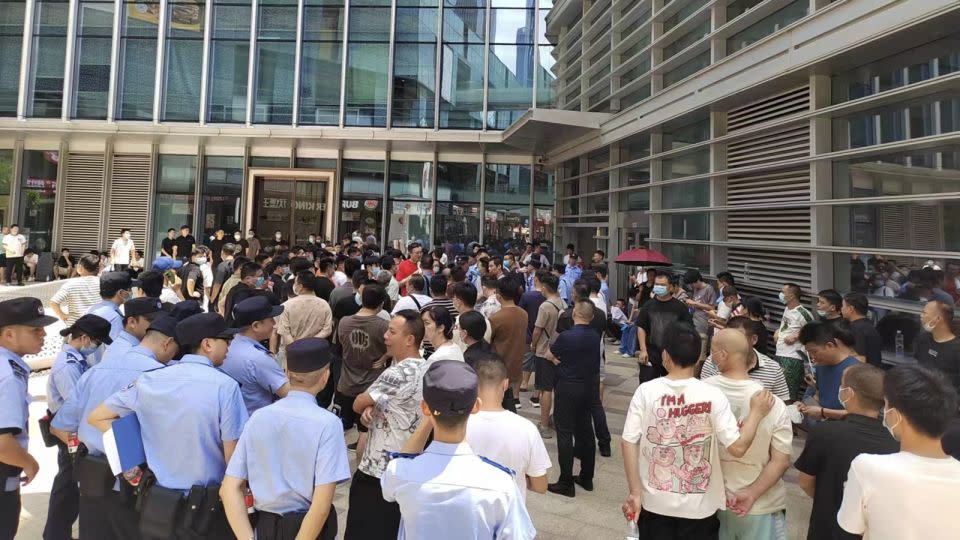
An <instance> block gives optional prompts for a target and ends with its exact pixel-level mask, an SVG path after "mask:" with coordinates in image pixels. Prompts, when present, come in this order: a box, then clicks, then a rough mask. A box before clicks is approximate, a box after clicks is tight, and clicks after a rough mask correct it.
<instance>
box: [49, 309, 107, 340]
mask: <svg viewBox="0 0 960 540" xmlns="http://www.w3.org/2000/svg"><path fill="white" fill-rule="evenodd" d="M78 331H79V332H83V333H84V334H86V335H88V336H90V337H91V338H92V339H95V340H97V341H100V342H102V343H106V344H107V345H109V344H111V343H113V340H112V339H110V321H108V320H106V319H104V318H103V317H99V316H97V315H92V314H89V313H88V314H86V315H84V316H82V317H80V318H79V319H77V320H76V321H74V322H73V324H71V325H70V326H68V327H66V328H64V329H63V330H61V331H60V335H61V336H68V335H71V334H73V333H75V332H78Z"/></svg>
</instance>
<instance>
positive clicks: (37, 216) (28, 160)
mask: <svg viewBox="0 0 960 540" xmlns="http://www.w3.org/2000/svg"><path fill="white" fill-rule="evenodd" d="M59 166H60V152H55V151H46V150H25V151H24V152H23V165H22V172H21V174H20V204H19V205H18V211H19V214H20V219H19V224H20V234H22V235H24V236H26V237H27V247H30V248H32V249H33V250H35V251H38V252H43V251H50V248H51V245H52V243H53V221H54V215H55V214H56V199H57V170H58V169H59Z"/></svg>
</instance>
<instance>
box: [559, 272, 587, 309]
mask: <svg viewBox="0 0 960 540" xmlns="http://www.w3.org/2000/svg"><path fill="white" fill-rule="evenodd" d="M582 274H583V270H582V269H581V268H580V267H579V266H567V269H566V270H565V271H564V272H563V275H562V276H560V283H566V287H562V286H561V288H563V289H564V292H566V293H567V295H566V296H564V295H563V293H561V294H560V297H561V298H563V299H564V300H566V301H567V302H572V301H573V297H572V296H571V292H573V283H574V282H575V281H577V280H578V279H580V276H581V275H582Z"/></svg>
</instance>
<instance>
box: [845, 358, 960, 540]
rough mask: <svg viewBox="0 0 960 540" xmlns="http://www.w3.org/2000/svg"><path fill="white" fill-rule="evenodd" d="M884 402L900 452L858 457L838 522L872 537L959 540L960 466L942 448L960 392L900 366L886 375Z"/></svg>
mask: <svg viewBox="0 0 960 540" xmlns="http://www.w3.org/2000/svg"><path fill="white" fill-rule="evenodd" d="M883 398H884V402H885V407H884V409H883V425H884V427H886V428H887V430H888V431H889V432H890V434H891V435H893V438H894V439H896V440H898V441H900V452H898V453H896V454H885V455H875V454H860V455H859V456H857V457H856V458H854V460H853V463H851V464H850V471H849V472H848V473H847V483H846V485H845V486H844V489H843V503H842V504H841V505H840V511H839V512H838V513H837V523H839V524H840V527H841V528H843V530H845V531H847V532H849V533H851V534H859V535H863V537H864V538H869V539H870V540H904V539H909V540H913V539H923V540H941V539H942V540H946V539H953V538H957V536H958V533H957V518H956V516H954V515H953V512H954V511H955V507H956V498H957V494H960V461H957V460H956V459H953V458H952V457H950V456H949V455H947V454H946V453H945V452H944V451H943V447H942V438H943V434H944V432H945V431H946V429H947V427H948V426H949V424H950V421H951V420H952V419H953V418H954V417H955V416H956V414H957V391H956V390H955V389H954V388H953V387H952V385H951V384H950V381H948V380H947V378H946V377H945V376H944V375H943V374H942V373H940V372H938V371H933V370H929V369H926V368H922V367H918V366H901V367H897V368H894V369H891V370H890V371H888V372H887V374H886V376H884V378H883Z"/></svg>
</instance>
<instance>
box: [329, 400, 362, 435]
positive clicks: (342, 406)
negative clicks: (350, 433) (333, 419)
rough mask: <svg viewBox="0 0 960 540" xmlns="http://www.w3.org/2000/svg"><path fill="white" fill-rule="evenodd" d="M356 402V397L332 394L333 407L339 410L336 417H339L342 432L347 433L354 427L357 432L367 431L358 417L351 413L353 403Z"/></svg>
mask: <svg viewBox="0 0 960 540" xmlns="http://www.w3.org/2000/svg"><path fill="white" fill-rule="evenodd" d="M356 400H357V396H348V395H346V394H341V393H340V392H335V393H334V394H333V406H334V407H336V408H337V409H339V412H337V416H339V417H340V421H341V422H342V423H343V430H344V431H347V430H348V429H350V428H352V427H353V426H354V425H356V426H357V431H359V432H360V433H364V432H366V431H367V427H366V426H364V425H363V424H362V423H361V422H360V415H359V414H357V413H355V412H353V402H354V401H356ZM335 412H336V411H335Z"/></svg>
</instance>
